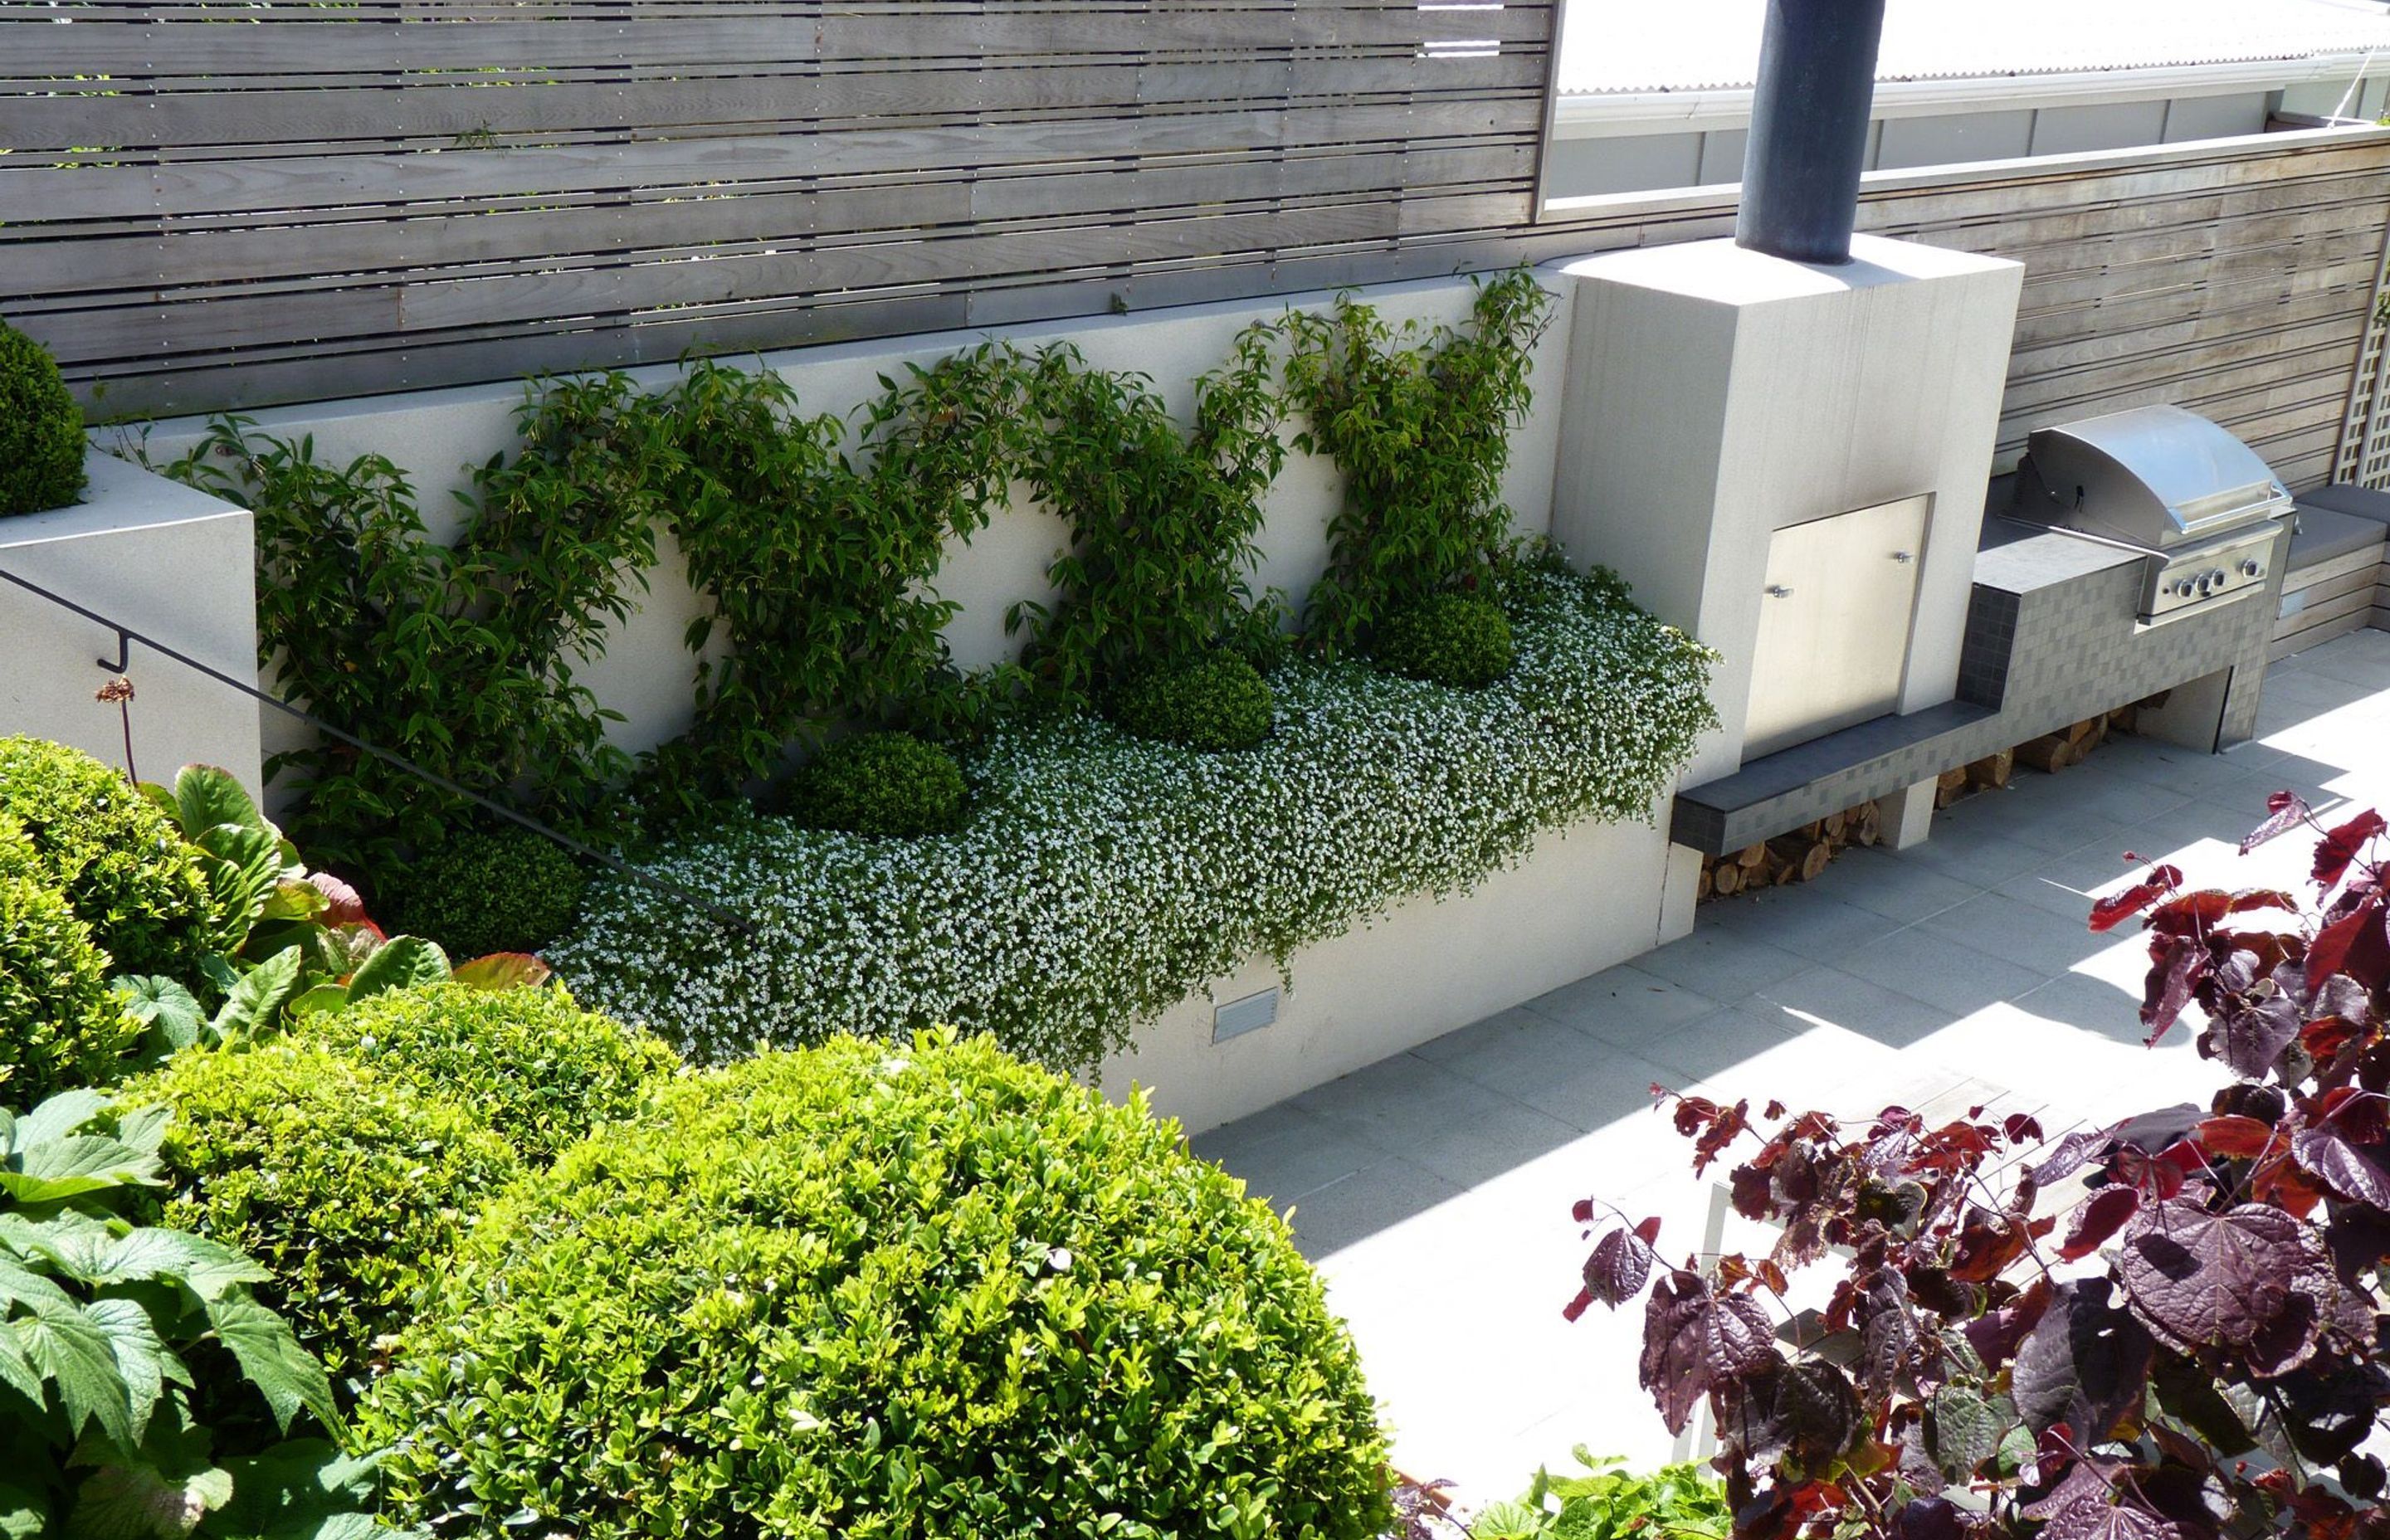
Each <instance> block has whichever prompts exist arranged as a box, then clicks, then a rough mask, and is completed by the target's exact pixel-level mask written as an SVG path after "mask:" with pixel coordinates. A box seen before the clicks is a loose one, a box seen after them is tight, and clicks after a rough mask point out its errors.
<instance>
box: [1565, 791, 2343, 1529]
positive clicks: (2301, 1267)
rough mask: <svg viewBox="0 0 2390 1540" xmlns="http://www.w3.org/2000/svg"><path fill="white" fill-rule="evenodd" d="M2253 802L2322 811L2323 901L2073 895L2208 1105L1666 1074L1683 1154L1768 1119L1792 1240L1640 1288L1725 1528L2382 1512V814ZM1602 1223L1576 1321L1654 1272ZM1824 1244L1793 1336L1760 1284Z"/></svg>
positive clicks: (1760, 1165) (1734, 1140)
mask: <svg viewBox="0 0 2390 1540" xmlns="http://www.w3.org/2000/svg"><path fill="white" fill-rule="evenodd" d="M2269 811H2270V816H2269V817H2268V820H2267V821H2266V823H2265V824H2263V825H2262V826H2260V827H2259V828H2257V829H2256V830H2255V832H2254V833H2252V834H2251V836H2250V837H2249V839H2248V840H2247V841H2243V843H2242V852H2243V853H2247V852H2248V851H2250V850H2252V849H2254V848H2255V846H2257V845H2259V844H2261V843H2264V842H2265V841H2268V840H2272V839H2275V838H2277V837H2280V836H2281V835H2283V834H2285V833H2288V832H2290V831H2292V830H2294V829H2300V828H2306V829H2307V830H2309V831H2311V832H2312V834H2313V835H2314V837H2315V852H2314V858H2313V861H2312V863H2311V864H2310V866H2309V876H2310V879H2311V881H2312V885H2313V892H2312V895H2311V896H2303V895H2301V894H2298V893H2294V892H2281V891H2276V890H2270V889H2268V890H2258V891H2249V892H2226V891H2224V890H2221V889H2214V888H2208V889H2198V890H2192V889H2188V888H2186V887H2185V886H2184V883H2183V874H2182V873H2181V871H2180V870H2179V869H2178V868H2176V867H2174V866H2163V865H2161V866H2154V867H2152V868H2151V869H2150V870H2149V871H2148V872H2147V873H2146V874H2145V875H2144V876H2142V877H2141V878H2140V879H2139V880H2138V881H2136V882H2134V883H2132V884H2131V885H2130V886H2129V887H2127V888H2126V889H2125V890H2124V891H2123V892H2119V893H2117V894H2115V895H2114V896H2112V897H2109V898H2105V899H2102V900H2101V901H2100V902H2099V903H2097V904H2096V905H2094V907H2093V909H2092V911H2091V918H2090V923H2091V929H2092V930H2109V929H2111V928H2113V927H2114V926H2116V925H2117V924H2119V923H2121V922H2122V921H2124V920H2126V919H2127V918H2130V917H2132V916H2134V915H2137V914H2138V915H2142V916H2143V917H2144V920H2143V923H2144V925H2145V927H2146V933H2147V935H2148V938H2149V952H2150V959H2151V966H2150V971H2149V975H2148V982H2147V985H2146V988H2145V994H2144V998H2143V1002H2142V1007H2141V1022H2142V1024H2143V1025H2144V1026H2145V1027H2147V1028H2148V1029H2149V1041H2150V1042H2152V1044H2154V1043H2155V1042H2157V1041H2158V1040H2159V1039H2160V1038H2161V1037H2163V1036H2165V1034H2166V1033H2168V1032H2169V1031H2171V1030H2172V1029H2173V1028H2174V1027H2175V1026H2176V1025H2177V1023H2178V1021H2179V1020H2181V1019H2182V1018H2183V1016H2184V1014H2185V1012H2186V1011H2187V1010H2188V1009H2190V1007H2192V1006H2193V1005H2196V1006H2197V1007H2199V1009H2200V1012H2201V1013H2202V1015H2203V1016H2204V1030H2203V1031H2202V1033H2201V1035H2200V1037H2199V1050H2200V1052H2201V1054H2202V1055H2204V1057H2206V1058H2209V1059H2215V1060H2217V1061H2218V1063H2219V1064H2220V1066H2221V1068H2222V1069H2223V1070H2224V1071H2226V1072H2228V1073H2229V1076H2230V1079H2229V1083H2228V1084H2225V1085H2223V1086H2222V1087H2221V1088H2220V1089H2219V1090H2217V1093H2216V1094H2215V1097H2213V1099H2212V1100H2211V1102H2210V1103H2209V1105H2208V1106H2207V1107H2205V1108H2204V1109H2202V1108H2198V1107H2192V1106H2180V1107H2173V1108H2165V1109H2161V1110H2154V1111H2151V1112H2148V1113H2144V1114H2142V1115H2141V1116H2139V1117H2135V1118H2131V1119H2128V1120H2127V1121H2125V1122H2122V1123H2115V1124H2114V1125H2111V1126H2108V1127H2104V1128H2087V1129H2080V1130H2076V1131H2073V1132H2069V1133H2066V1134H2065V1135H2064V1136H2062V1137H2060V1138H2056V1139H2049V1138H2046V1137H2045V1136H2044V1132H2043V1130H2042V1128H2041V1127H2040V1125H2039V1124H2038V1123H2037V1121H2036V1120H2035V1119H2034V1118H2033V1117H2031V1116H2027V1115H2025V1114H2023V1113H2019V1114H2014V1115H2011V1116H2009V1117H2006V1118H1988V1117H1986V1116H1985V1113H1984V1110H1982V1109H1981V1108H1978V1109H1975V1110H1973V1111H1972V1112H1970V1113H1969V1114H1968V1115H1966V1116H1964V1117H1961V1118H1960V1119H1957V1120H1955V1121H1952V1122H1949V1123H1938V1124H1937V1123H1931V1122H1929V1121H1928V1120H1927V1119H1925V1118H1923V1117H1921V1116H1920V1115H1918V1114H1917V1113H1914V1112H1912V1111H1909V1110H1906V1109H1903V1108H1899V1107H1891V1108H1886V1109H1884V1110H1882V1111H1881V1112H1879V1113H1877V1114H1875V1115H1874V1116H1871V1117H1868V1118H1864V1119H1862V1120H1859V1121H1857V1122H1854V1123H1844V1122H1843V1121H1841V1120H1838V1119H1836V1118H1833V1117H1830V1116H1828V1115H1826V1114H1824V1113H1820V1112H1803V1113H1797V1114H1792V1115H1787V1114H1786V1112H1785V1110H1784V1109H1783V1108H1782V1107H1781V1106H1780V1105H1775V1104H1771V1105H1770V1106H1769V1107H1767V1110H1765V1112H1764V1113H1763V1114H1762V1115H1761V1116H1760V1117H1759V1118H1758V1119H1757V1120H1756V1122H1754V1118H1753V1115H1752V1110H1751V1106H1750V1104H1749V1103H1748V1102H1737V1103H1735V1104H1733V1105H1732V1106H1726V1105H1721V1104H1720V1103H1718V1102H1715V1101H1712V1100H1709V1099H1707V1098H1704V1097H1691V1096H1680V1097H1674V1098H1672V1099H1673V1101H1674V1107H1675V1116H1676V1123H1677V1129H1678V1131H1679V1132H1681V1133H1683V1134H1685V1135H1686V1136H1689V1137H1690V1138H1691V1139H1692V1140H1693V1141H1694V1161H1693V1165H1694V1170H1695V1171H1697V1172H1698V1171H1700V1170H1702V1169H1703V1167H1705V1166H1707V1165H1709V1164H1710V1163H1712V1162H1713V1161H1718V1160H1720V1159H1722V1158H1726V1157H1727V1154H1728V1151H1729V1150H1732V1149H1736V1148H1737V1147H1738V1146H1740V1145H1741V1143H1742V1141H1743V1140H1744V1139H1745V1137H1746V1136H1753V1137H1756V1139H1757V1141H1758V1143H1757V1148H1756V1149H1743V1151H1742V1154H1741V1160H1740V1161H1739V1163H1737V1164H1735V1165H1734V1166H1733V1168H1732V1172H1731V1174H1730V1176H1729V1177H1728V1182H1729V1185H1730V1187H1731V1188H1732V1192H1733V1198H1734V1204H1735V1207H1736V1208H1737V1210H1739V1211H1740V1212H1741V1213H1742V1214H1744V1215H1745V1216H1746V1217H1748V1218H1750V1219H1753V1220H1755V1221H1759V1222H1762V1223H1766V1224H1770V1225H1774V1226H1780V1229H1781V1235H1780V1239H1779V1240H1778V1241H1777V1242H1776V1244H1775V1246H1774V1247H1773V1248H1772V1250H1771V1251H1769V1252H1768V1253H1767V1255H1764V1256H1755V1257H1754V1256H1744V1255H1741V1254H1733V1255H1727V1256H1721V1257H1715V1258H1712V1259H1710V1260H1709V1261H1708V1262H1707V1263H1706V1264H1702V1263H1699V1262H1697V1261H1696V1260H1693V1259H1690V1258H1689V1259H1688V1260H1687V1261H1686V1262H1685V1264H1683V1265H1682V1266H1678V1267H1664V1266H1663V1267H1662V1268H1661V1269H1660V1274H1661V1276H1660V1277H1659V1280H1658V1282H1656V1283H1654V1284H1651V1295H1650V1300H1649V1303H1648V1305H1647V1307H1646V1310H1645V1312H1644V1321H1643V1354H1642V1365H1641V1373H1642V1380H1643V1384H1644V1387H1645V1388H1646V1389H1647V1390H1649V1391H1650V1392H1651V1394H1652V1396H1653V1398H1654V1399H1655V1400H1656V1402H1657V1403H1658V1405H1659V1408H1660V1413H1661V1416H1662V1418H1664V1420H1665V1421H1666V1423H1667V1425H1668V1426H1669V1427H1670V1428H1671V1429H1673V1430H1677V1431H1681V1430H1683V1429H1684V1428H1685V1426H1686V1425H1687V1422H1688V1420H1689V1419H1690V1418H1691V1417H1692V1415H1693V1412H1694V1409H1695V1407H1696V1406H1698V1405H1702V1404H1703V1403H1704V1402H1705V1403H1707V1405H1708V1407H1709V1410H1710V1412H1711V1415H1712V1416H1713V1417H1714V1418H1715V1425H1716V1427H1717V1429H1718V1434H1719V1442H1720V1444H1721V1452H1720V1454H1719V1456H1718V1458H1717V1461H1716V1464H1717V1466H1718V1469H1720V1470H1721V1471H1722V1472H1723V1473H1724V1475H1725V1477H1726V1481H1727V1489H1728V1495H1729V1496H1730V1498H1731V1500H1732V1503H1733V1507H1734V1510H1735V1530H1736V1533H1737V1534H1739V1535H1745V1536H1767V1537H1776V1536H1793V1535H1804V1536H1807V1535H1815V1536H1824V1535H1829V1534H1831V1535H1835V1536H1853V1537H1860V1536H1864V1537H1868V1540H1962V1537H1976V1540H2023V1537H2026V1536H2031V1537H2034V1540H2217V1537H2220V1536H2228V1535H2229V1536H2242V1535H2248V1536H2256V1535H2274V1534H2283V1535H2300V1536H2315V1537H2318V1540H2358V1537H2378V1536H2381V1535H2384V1534H2390V1509H2385V1508H2384V1506H2383V1502H2382V1498H2383V1494H2384V1468H2383V1461H2382V1458H2381V1454H2380V1444H2379V1443H2378V1441H2377V1440H2376V1439H2375V1437H2374V1435H2375V1431H2376V1430H2377V1429H2378V1427H2379V1426H2380V1425H2381V1420H2382V1418H2383V1417H2384V1412H2385V1411H2390V1345H2385V1341H2390V1338H2385V1329H2384V1328H2385V1321H2386V1320H2390V1317H2385V1316H2384V1314H2383V1304H2384V1283H2385V1281H2390V1277H2385V1272H2390V1034H2385V1024H2390V930H2385V929H2384V919H2385V916H2386V915H2390V854H2385V851H2384V839H2383V836H2384V829H2385V825H2384V820H2383V818H2382V816H2381V815H2379V814H2377V813H2374V812H2372V811H2367V812H2365V813H2362V814H2359V815H2357V816H2355V817H2353V818H2347V817H2344V818H2342V819H2340V820H2338V821H2337V822H2335V823H2333V824H2332V825H2331V826H2330V827H2327V826H2326V825H2325V824H2324V823H2323V822H2322V821H2319V820H2318V819H2317V818H2315V816H2314V815H2313V814H2312V813H2311V812H2310V811H2309V809H2308V808H2307V807H2306V804H2305V803H2303V802H2300V801H2299V799H2298V798H2297V797H2295V796H2294V795H2293V794H2291V793H2289V792H2280V793H2277V794H2276V795H2275V796H2274V797H2273V798H2272V799H2271V802H2270V809H2269ZM1763 1125H1764V1126H1763ZM1612 1212H1614V1211H1612ZM1596 1213H1597V1205H1596V1204H1595V1203H1593V1202H1591V1201H1587V1202H1583V1203H1580V1204H1579V1205H1578V1206H1577V1211H1576V1217H1577V1219H1578V1220H1579V1221H1580V1222H1581V1223H1585V1224H1587V1225H1592V1224H1593V1223H1594V1222H1595V1217H1596ZM1603 1228H1604V1233H1603V1234H1602V1235H1601V1236H1600V1238H1599V1239H1598V1240H1597V1241H1596V1243H1595V1245H1594V1247H1593V1249H1592V1252H1591V1254H1590V1255H1589V1256H1588V1257H1587V1260H1586V1264H1585V1270H1584V1288H1583V1290H1581V1291H1580V1292H1579V1293H1578V1294H1577V1296H1576V1298H1575V1299H1574V1301H1572V1302H1571V1303H1569V1305H1568V1306H1567V1307H1566V1311H1565V1313H1566V1314H1567V1315H1569V1316H1570V1317H1571V1318H1572V1319H1574V1317H1575V1316H1576V1315H1579V1314H1581V1313H1582V1312H1583V1311H1585V1310H1586V1309H1587V1307H1588V1306H1589V1305H1590V1304H1591V1303H1593V1302H1594V1301H1596V1300H1600V1301H1602V1302H1605V1303H1610V1304H1613V1305H1615V1304H1618V1303H1623V1302H1624V1301H1625V1300H1627V1299H1629V1298H1631V1297H1633V1296H1634V1295H1636V1294H1638V1293H1640V1292H1641V1291H1642V1290H1643V1289H1644V1287H1645V1285H1646V1283H1647V1282H1648V1281H1649V1280H1650V1278H1651V1272H1652V1269H1653V1267H1654V1265H1655V1264H1656V1263H1657V1261H1658V1253H1657V1247H1658V1245H1659V1224H1658V1221H1657V1220H1652V1219H1647V1220H1644V1221H1643V1222H1641V1223H1640V1224H1637V1225H1633V1226H1628V1225H1627V1224H1625V1222H1624V1220H1623V1219H1622V1220H1621V1221H1620V1222H1619V1223H1617V1224H1615V1225H1614V1226H1607V1225H1606V1226H1603ZM1811 1268H1822V1269H1823V1270H1824V1272H1825V1274H1826V1275H1827V1277H1828V1278H1829V1279H1830V1280H1831V1284H1832V1289H1831V1295H1830V1297H1829V1299H1828V1303H1827V1305H1826V1308H1825V1311H1824V1315H1823V1317H1822V1319H1816V1320H1814V1321H1803V1322H1796V1323H1794V1325H1795V1327H1796V1328H1798V1327H1805V1328H1807V1329H1806V1332H1805V1334H1804V1333H1803V1332H1802V1331H1800V1330H1793V1331H1790V1332H1785V1333H1780V1331H1779V1329H1778V1323H1777V1321H1776V1319H1775V1318H1774V1316H1773V1315H1771V1313H1770V1311H1769V1310H1768V1309H1767V1306H1766V1304H1765V1303H1764V1302H1766V1301H1768V1300H1771V1299H1773V1300H1778V1301H1780V1300H1781V1299H1782V1298H1783V1296H1784V1295H1785V1293H1786V1291H1787V1290H1788V1288H1790V1287H1791V1283H1790V1279H1791V1277H1792V1275H1795V1274H1798V1273H1800V1272H1802V1271H1804V1270H1805V1269H1811ZM1787 1335H1790V1336H1791V1337H1792V1339H1793V1340H1792V1341H1785V1340H1783V1339H1784V1338H1785V1337H1786V1336H1787Z"/></svg>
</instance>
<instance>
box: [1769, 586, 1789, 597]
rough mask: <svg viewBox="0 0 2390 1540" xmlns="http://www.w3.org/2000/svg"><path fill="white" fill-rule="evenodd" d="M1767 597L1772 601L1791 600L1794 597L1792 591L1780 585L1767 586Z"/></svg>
mask: <svg viewBox="0 0 2390 1540" xmlns="http://www.w3.org/2000/svg"><path fill="white" fill-rule="evenodd" d="M1767 597H1769V598H1771V599H1789V598H1791V597H1792V589H1790V588H1787V587H1785V586H1784V585H1783V584H1780V583H1771V584H1768V585H1767Z"/></svg>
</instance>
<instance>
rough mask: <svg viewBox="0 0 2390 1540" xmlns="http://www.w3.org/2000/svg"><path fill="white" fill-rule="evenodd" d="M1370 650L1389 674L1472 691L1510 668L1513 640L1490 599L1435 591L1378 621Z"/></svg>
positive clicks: (1505, 620) (1505, 617)
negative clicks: (1429, 596) (1430, 596)
mask: <svg viewBox="0 0 2390 1540" xmlns="http://www.w3.org/2000/svg"><path fill="white" fill-rule="evenodd" d="M1370 653H1371V656H1373V657H1374V658H1376V659H1377V661H1378V664H1379V666H1380V667H1381V668H1383V669H1385V670H1387V671H1388V672H1389V673H1393V674H1406V675H1407V676H1409V677H1410V678H1413V679H1424V680H1426V681H1427V682H1428V683H1430V684H1432V685H1450V686H1453V687H1456V688H1458V689H1472V690H1473V689H1483V688H1484V687H1486V686H1487V685H1490V684H1492V683H1493V682H1494V681H1495V680H1497V679H1499V678H1501V677H1502V675H1504V674H1508V673H1510V661H1511V659H1512V658H1513V657H1514V656H1516V654H1517V644H1516V643H1515V642H1514V641H1513V640H1512V638H1511V635H1510V617H1509V616H1508V615H1505V614H1504V613H1502V607H1501V606H1500V605H1497V604H1496V603H1495V602H1494V601H1493V600H1492V599H1484V598H1478V597H1475V596H1473V595H1470V594H1438V595H1436V596H1435V597H1433V598H1429V599H1423V600H1421V601H1420V603H1418V604H1414V605H1410V606H1407V607H1406V608H1404V609H1401V610H1395V611H1394V613H1393V614H1391V615H1388V616H1387V617H1386V618H1385V619H1384V620H1382V621H1381V622H1378V630H1377V640H1376V643H1375V645H1374V646H1372V648H1370Z"/></svg>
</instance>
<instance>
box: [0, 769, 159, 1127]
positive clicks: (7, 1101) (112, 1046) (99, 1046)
mask: <svg viewBox="0 0 2390 1540" xmlns="http://www.w3.org/2000/svg"><path fill="white" fill-rule="evenodd" d="M137 1035H138V1029H137V1028H136V1027H135V1025H134V1024H133V1023H132V1022H131V1021H129V1020H126V1018H125V1015H124V1011H123V1008H122V1007H120V1006H119V1005H118V1004H117V1002H116V998H115V996H113V995H110V994H109V989H108V955H107V954H106V953H104V952H102V951H101V950H100V949H99V948H98V947H97V946H96V945H94V944H93V943H92V939H91V930H90V928H89V927H87V926H85V925H84V923H83V921H81V920H79V919H77V918H75V916H74V911H73V909H71V908H70V907H69V906H68V905H67V901H66V897H65V895H64V894H62V893H60V892H58V890H57V889H55V888H52V887H51V886H50V885H49V884H48V882H47V881H46V880H45V878H44V873H43V868H42V866H41V863H40V859H39V857H37V856H36V855H35V854H34V853H33V847H32V842H31V841H28V840H26V838H25V837H24V835H23V833H22V832H20V831H19V829H18V828H17V827H16V824H15V821H14V820H12V819H11V818H10V817H9V816H8V815H6V813H0V1106H6V1107H17V1108H29V1107H32V1105H33V1104H34V1103H36V1102H39V1101H43V1100H45V1099H46V1098H47V1097H50V1096H51V1095H53V1094H54V1093H56V1092H58V1091H62V1090H67V1089H70V1088H71V1087H74V1086H80V1085H105V1084H108V1083H109V1081H111V1080H113V1079H115V1078H116V1076H117V1074H118V1073H119V1072H120V1071H119V1070H118V1068H117V1066H118V1064H119V1063H120V1062H121V1056H122V1054H123V1052H124V1050H125V1049H126V1047H127V1046H130V1045H131V1043H132V1040H133V1039H134V1038H135V1036H137Z"/></svg>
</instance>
